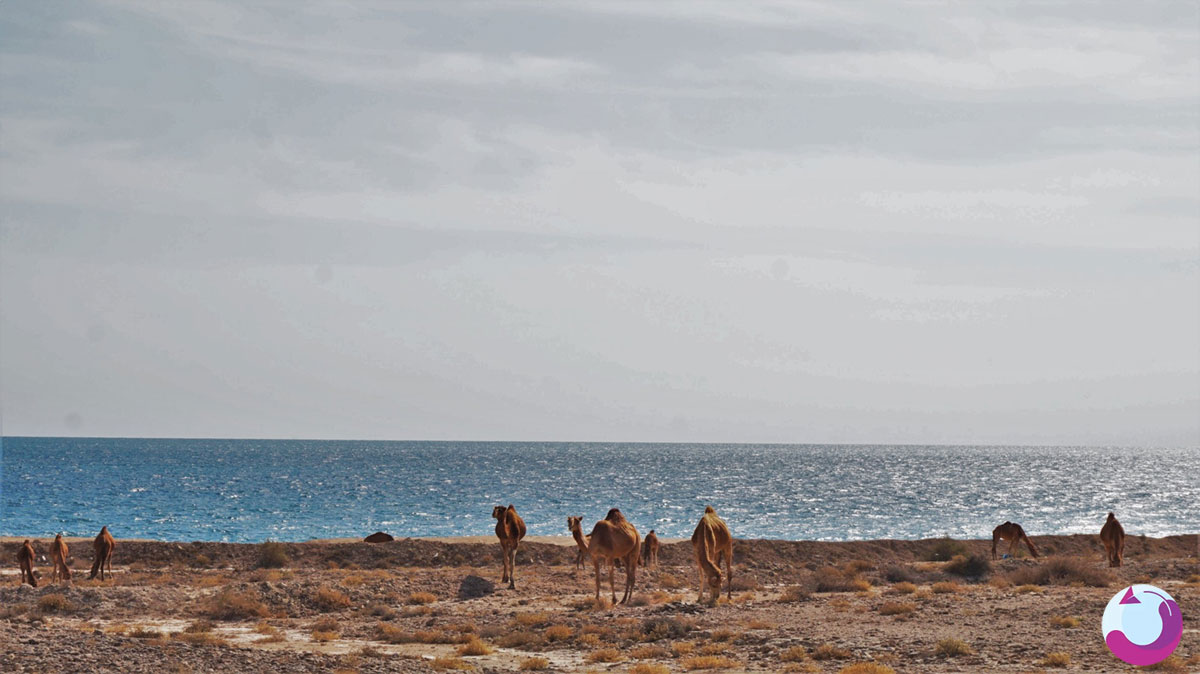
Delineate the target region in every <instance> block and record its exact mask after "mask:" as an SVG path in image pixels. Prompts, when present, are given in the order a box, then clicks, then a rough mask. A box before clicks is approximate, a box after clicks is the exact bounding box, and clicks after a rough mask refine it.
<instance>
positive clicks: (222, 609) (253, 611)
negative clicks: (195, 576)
mask: <svg viewBox="0 0 1200 674" xmlns="http://www.w3.org/2000/svg"><path fill="white" fill-rule="evenodd" d="M204 614H205V615H206V616H208V617H209V618H212V619H213V620H249V619H250V618H266V617H267V616H269V615H271V612H270V611H269V610H267V607H266V605H265V604H263V603H262V602H261V601H259V600H258V597H257V596H256V595H255V594H254V593H253V592H252V591H249V590H247V591H245V592H238V591H235V590H224V591H222V592H221V593H220V594H218V595H217V596H215V597H213V598H212V599H210V600H209V601H208V604H207V606H205V608H204Z"/></svg>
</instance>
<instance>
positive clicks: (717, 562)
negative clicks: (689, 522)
mask: <svg viewBox="0 0 1200 674" xmlns="http://www.w3.org/2000/svg"><path fill="white" fill-rule="evenodd" d="M692 551H693V552H695V553H696V566H698V567H700V596H699V597H697V598H696V601H697V602H702V601H704V586H705V585H706V584H707V585H708V587H709V594H710V595H711V596H712V600H711V601H710V602H709V603H711V604H716V603H717V600H718V599H720V598H721V558H722V557H724V558H725V573H726V575H727V576H729V586H728V587H729V589H728V593H729V598H730V599H732V598H733V536H732V535H730V533H729V527H728V526H727V525H726V524H725V520H723V519H721V518H720V517H717V511H716V510H713V507H712V506H705V508H704V516H703V517H701V518H700V523H699V524H697V525H696V531H694V532H693V533H692Z"/></svg>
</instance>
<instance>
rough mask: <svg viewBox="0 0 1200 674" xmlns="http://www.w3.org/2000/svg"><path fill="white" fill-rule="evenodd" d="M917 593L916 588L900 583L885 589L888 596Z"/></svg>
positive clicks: (910, 584) (909, 584)
mask: <svg viewBox="0 0 1200 674" xmlns="http://www.w3.org/2000/svg"><path fill="white" fill-rule="evenodd" d="M916 591H917V586H916V585H913V584H912V583H908V582H902V583H896V584H895V585H893V586H891V587H889V588H888V589H887V593H888V594H912V593H914V592H916Z"/></svg>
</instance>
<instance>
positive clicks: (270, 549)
mask: <svg viewBox="0 0 1200 674" xmlns="http://www.w3.org/2000/svg"><path fill="white" fill-rule="evenodd" d="M290 561H291V560H290V559H288V555H287V548H285V547H284V546H283V543H277V542H275V541H267V542H266V543H263V544H262V545H260V546H258V566H259V568H261V569H280V568H283V567H285V566H287V565H288V563H289V562H290Z"/></svg>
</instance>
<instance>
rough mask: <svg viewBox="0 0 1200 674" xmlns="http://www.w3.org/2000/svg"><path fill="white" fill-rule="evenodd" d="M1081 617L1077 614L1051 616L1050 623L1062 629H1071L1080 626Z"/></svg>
mask: <svg viewBox="0 0 1200 674" xmlns="http://www.w3.org/2000/svg"><path fill="white" fill-rule="evenodd" d="M1079 622H1080V621H1079V618H1076V617H1075V616H1057V615H1056V616H1051V617H1050V625H1051V626H1053V627H1058V628H1061V629H1071V628H1073V627H1079Z"/></svg>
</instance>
